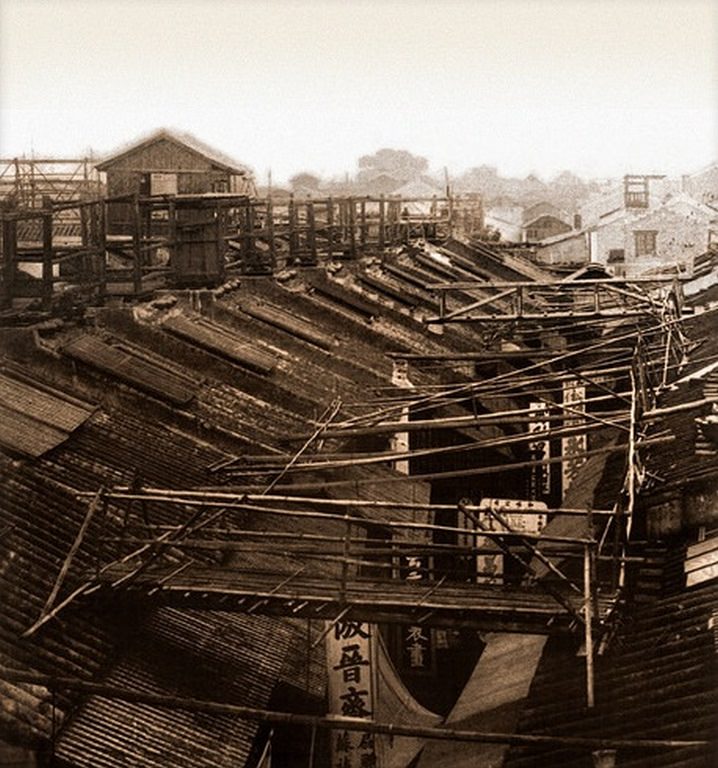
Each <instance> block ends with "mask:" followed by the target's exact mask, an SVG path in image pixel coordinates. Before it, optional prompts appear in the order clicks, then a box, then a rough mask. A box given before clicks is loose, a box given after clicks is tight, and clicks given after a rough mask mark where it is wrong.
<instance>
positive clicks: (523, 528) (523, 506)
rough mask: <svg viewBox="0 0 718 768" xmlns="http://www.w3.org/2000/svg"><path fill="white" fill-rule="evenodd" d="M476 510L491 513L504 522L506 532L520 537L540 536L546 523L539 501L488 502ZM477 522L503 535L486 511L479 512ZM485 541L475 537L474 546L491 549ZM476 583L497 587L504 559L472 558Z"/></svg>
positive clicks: (483, 502) (501, 574) (499, 525)
mask: <svg viewBox="0 0 718 768" xmlns="http://www.w3.org/2000/svg"><path fill="white" fill-rule="evenodd" d="M479 507H483V508H485V509H487V510H489V509H492V510H494V511H495V512H497V513H499V514H500V515H501V517H502V518H503V519H504V520H505V521H506V524H507V525H508V529H509V530H511V531H516V532H520V533H540V532H541V530H542V529H543V527H544V526H545V525H546V522H547V521H548V508H547V506H546V504H545V503H544V502H542V501H524V500H523V499H490V498H485V499H482V500H481V503H480V504H479ZM479 518H480V519H481V522H482V523H483V524H484V525H485V526H486V528H487V529H488V530H490V531H505V530H507V528H506V526H504V525H502V523H500V522H499V521H498V520H497V519H496V517H494V515H491V514H490V513H489V512H488V511H486V512H480V513H479ZM492 543H493V542H492V540H491V539H490V538H489V537H481V536H479V537H477V546H479V547H486V546H491V545H492ZM476 570H477V574H478V575H477V577H476V581H477V582H478V583H479V584H501V583H503V575H504V557H503V555H502V554H500V553H497V554H495V555H494V554H483V555H478V556H477V558H476Z"/></svg>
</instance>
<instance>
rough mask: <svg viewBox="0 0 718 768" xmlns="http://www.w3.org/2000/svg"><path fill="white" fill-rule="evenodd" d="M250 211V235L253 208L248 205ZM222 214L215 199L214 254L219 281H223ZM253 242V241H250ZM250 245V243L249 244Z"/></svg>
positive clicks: (252, 225)
mask: <svg viewBox="0 0 718 768" xmlns="http://www.w3.org/2000/svg"><path fill="white" fill-rule="evenodd" d="M249 211H250V221H249V227H250V236H251V232H252V229H253V228H254V215H253V214H254V209H253V208H252V206H251V205H250V207H249ZM223 216H224V211H223V209H222V207H221V206H220V203H219V200H218V201H217V204H216V205H215V210H214V217H215V218H214V256H215V264H216V266H217V277H218V279H219V280H220V281H222V282H224V239H223V235H224V227H223V226H222V217H223ZM250 242H251V243H253V242H254V241H253V240H252V241H250ZM250 247H252V245H250Z"/></svg>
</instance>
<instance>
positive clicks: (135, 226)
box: [132, 194, 142, 294]
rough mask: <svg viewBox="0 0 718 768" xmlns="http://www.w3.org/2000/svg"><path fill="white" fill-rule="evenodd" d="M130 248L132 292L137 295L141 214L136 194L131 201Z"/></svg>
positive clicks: (140, 265) (140, 275)
mask: <svg viewBox="0 0 718 768" xmlns="http://www.w3.org/2000/svg"><path fill="white" fill-rule="evenodd" d="M132 246H133V247H132V257H133V258H132V290H133V291H134V293H135V294H138V293H140V292H141V291H142V213H141V211H140V196H139V195H138V194H136V195H135V196H134V200H133V201H132Z"/></svg>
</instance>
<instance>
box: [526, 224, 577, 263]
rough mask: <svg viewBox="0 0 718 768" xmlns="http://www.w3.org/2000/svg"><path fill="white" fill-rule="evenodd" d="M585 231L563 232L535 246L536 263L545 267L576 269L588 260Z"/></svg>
mask: <svg viewBox="0 0 718 768" xmlns="http://www.w3.org/2000/svg"><path fill="white" fill-rule="evenodd" d="M588 238H589V236H588V233H587V232H586V231H585V230H580V231H571V232H565V233H563V234H560V235H554V236H553V237H549V238H546V239H545V240H542V241H541V242H540V243H537V244H536V261H537V263H539V264H543V265H545V266H566V267H578V266H581V265H582V264H587V263H588V262H589V260H590V254H589V239H588Z"/></svg>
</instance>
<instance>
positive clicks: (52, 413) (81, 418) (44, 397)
mask: <svg viewBox="0 0 718 768" xmlns="http://www.w3.org/2000/svg"><path fill="white" fill-rule="evenodd" d="M0 403H1V404H2V405H4V406H5V407H7V408H10V409H12V410H14V411H19V412H20V413H21V414H24V415H25V416H28V417H30V418H32V419H36V420H37V421H39V422H42V423H43V424H47V425H49V426H52V427H56V428H57V429H59V430H60V431H62V432H67V433H69V432H72V431H73V430H75V429H77V427H79V426H80V424H83V423H84V422H85V421H86V420H87V418H88V417H89V416H90V414H91V413H92V411H93V407H92V406H91V405H89V404H88V405H83V404H81V403H80V402H79V401H74V402H71V401H70V399H69V398H66V397H64V396H63V394H62V393H61V392H57V393H53V392H50V391H49V390H48V388H47V387H39V386H38V387H34V386H32V385H31V384H29V383H25V382H22V381H18V380H17V379H14V378H11V377H9V376H4V375H3V374H0Z"/></svg>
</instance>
